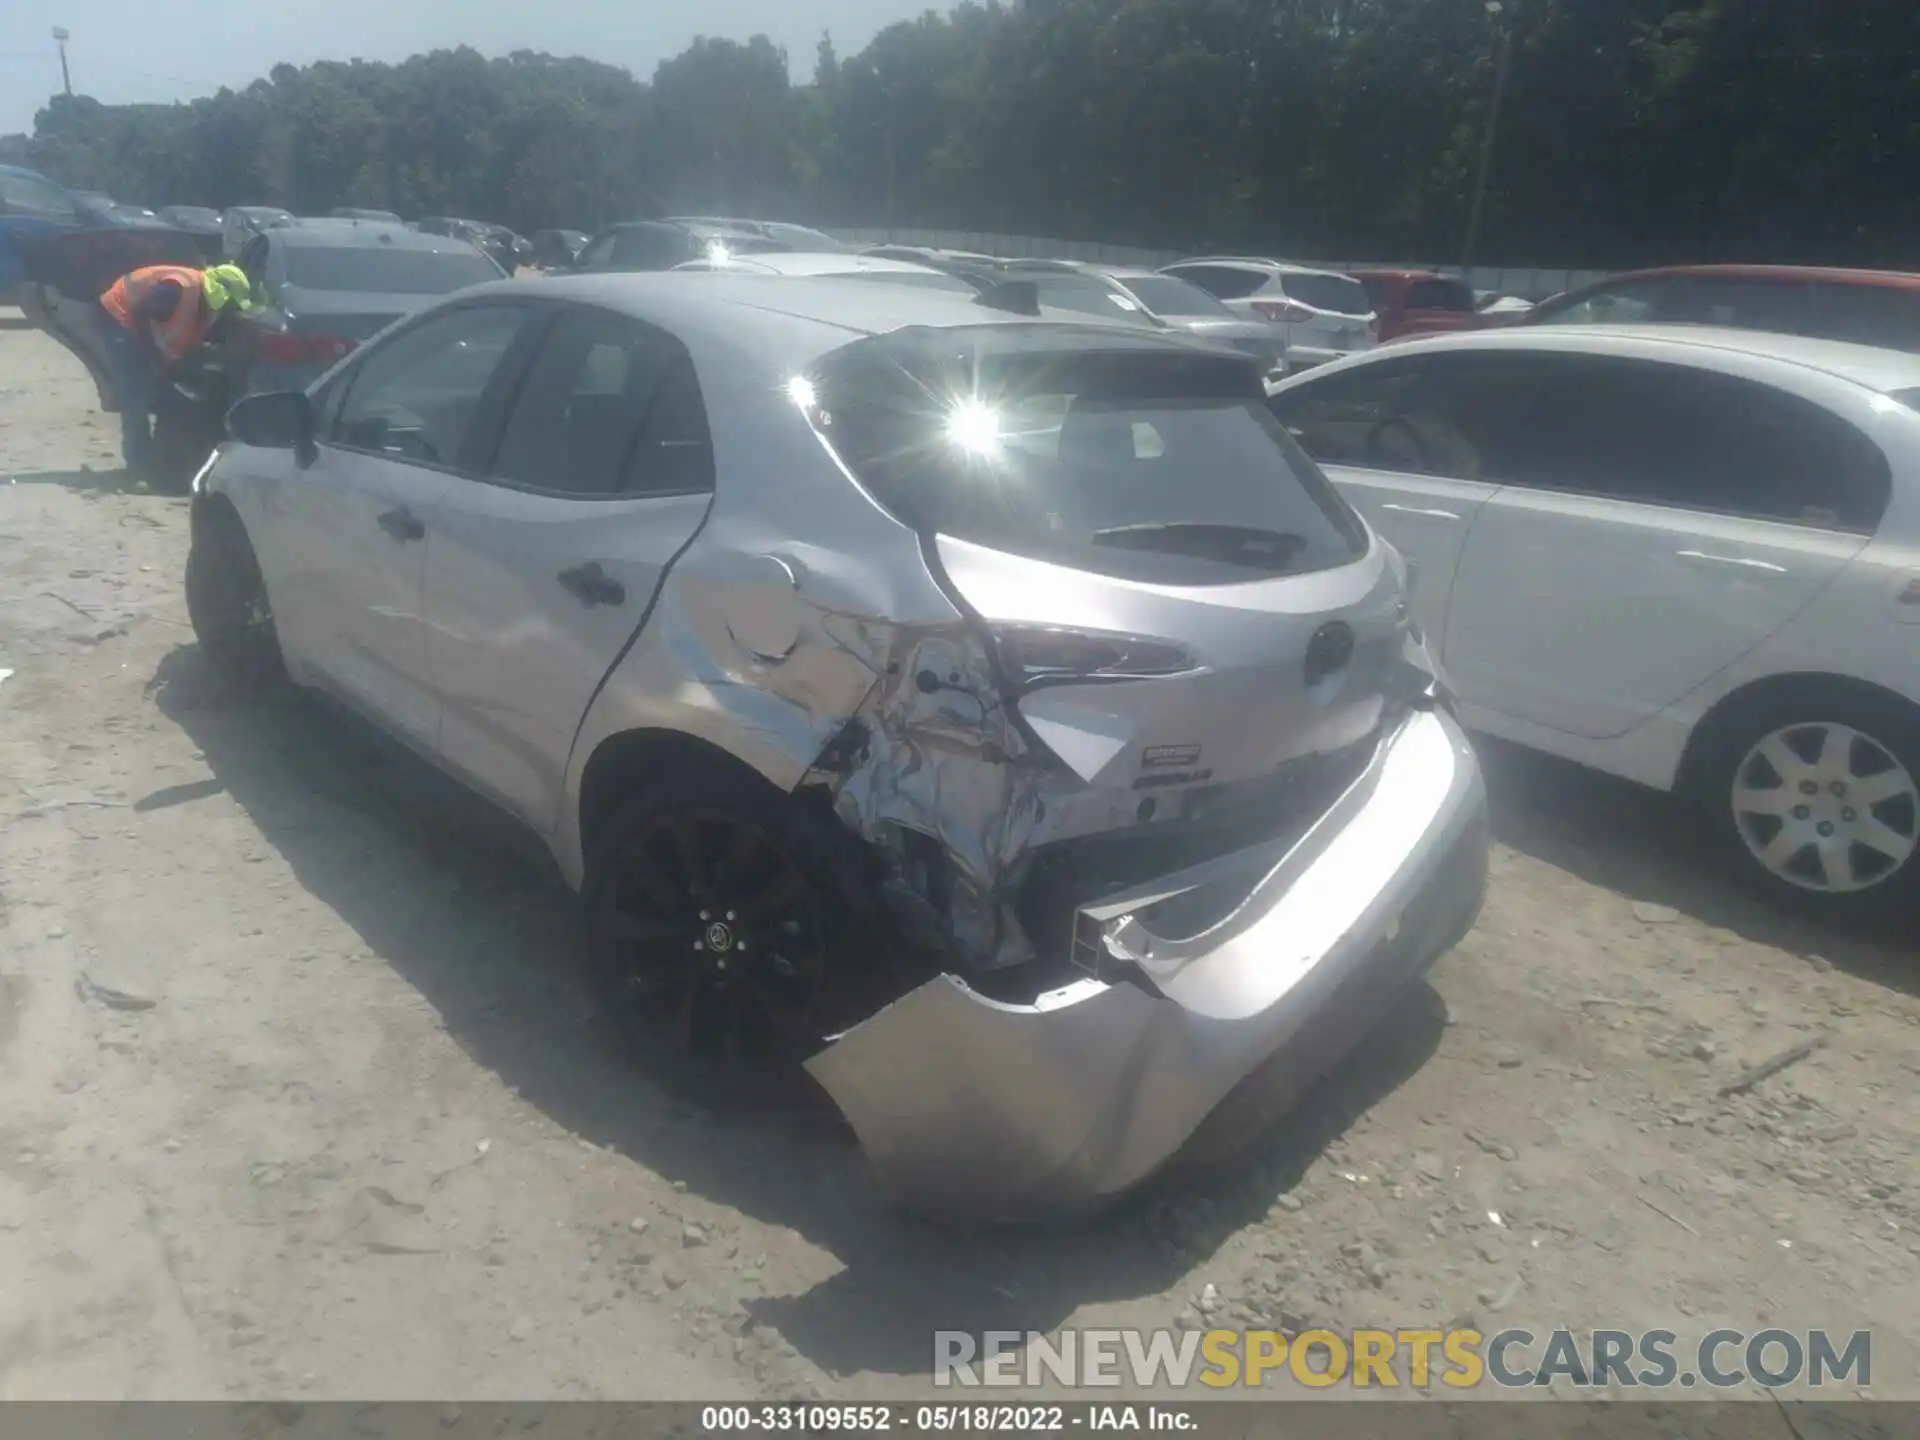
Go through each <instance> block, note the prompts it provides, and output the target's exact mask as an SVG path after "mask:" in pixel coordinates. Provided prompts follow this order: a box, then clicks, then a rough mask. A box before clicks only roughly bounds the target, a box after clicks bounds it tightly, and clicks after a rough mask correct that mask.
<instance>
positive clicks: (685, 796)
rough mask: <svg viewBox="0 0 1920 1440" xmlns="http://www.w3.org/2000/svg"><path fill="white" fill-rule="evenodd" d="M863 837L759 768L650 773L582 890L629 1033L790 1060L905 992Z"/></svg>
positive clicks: (736, 1056) (602, 842)
mask: <svg viewBox="0 0 1920 1440" xmlns="http://www.w3.org/2000/svg"><path fill="white" fill-rule="evenodd" d="M855 848H856V847H853V845H852V842H851V840H850V839H849V837H847V836H846V835H845V833H844V832H842V831H840V830H839V829H838V827H837V824H836V822H834V821H833V820H832V818H831V817H830V816H828V815H823V814H815V813H813V812H812V811H811V810H810V809H809V808H808V807H807V806H806V805H805V803H804V802H802V801H799V800H796V799H794V798H793V797H791V796H788V795H784V794H782V793H780V792H779V791H777V790H775V789H774V788H773V787H772V786H771V785H769V784H767V783H766V782H765V781H764V780H761V779H760V778H759V777H758V776H757V775H753V774H751V773H750V772H746V771H742V770H736V769H733V768H731V767H729V766H726V765H723V764H718V763H715V764H700V763H692V764H688V763H685V762H681V761H676V762H675V763H673V764H671V765H669V766H667V767H666V768H665V769H664V771H663V773H660V774H657V775H654V776H652V777H650V778H648V779H646V780H643V781H641V782H640V783H639V784H638V785H637V786H636V788H634V789H633V790H632V792H631V793H630V794H629V795H628V796H627V798H626V799H625V800H623V801H622V802H621V803H620V804H619V806H618V807H617V808H616V809H615V810H614V811H613V813H612V814H611V815H610V816H609V817H608V819H607V820H606V821H605V822H604V823H603V824H602V825H600V826H599V827H598V828H597V830H596V831H595V833H594V834H593V836H591V837H590V841H589V846H588V860H587V877H586V883H585V885H584V887H583V897H582V898H583V902H584V908H585V912H586V930H587V950H588V957H589V962H590V964H591V967H592V972H593V979H594V983H595V987H596V989H597V991H598V993H599V996H600V999H601V1004H602V1008H603V1011H604V1013H606V1014H607V1015H608V1016H609V1017H610V1018H611V1019H612V1021H613V1023H614V1024H615V1025H616V1026H617V1027H618V1028H619V1030H620V1032H621V1035H622V1038H623V1039H624V1040H627V1041H628V1042H630V1043H632V1044H634V1045H635V1046H636V1047H637V1048H638V1049H640V1050H641V1051H643V1052H648V1053H657V1052H658V1051H660V1050H662V1049H665V1050H667V1051H669V1052H673V1053H675V1054H676V1055H677V1057H678V1058H680V1059H682V1060H692V1061H693V1062H695V1063H696V1064H700V1065H703V1066H716V1065H717V1066H720V1067H725V1068H727V1069H732V1070H737V1071H739V1070H744V1071H756V1070H759V1071H765V1070H780V1069H785V1068H787V1067H790V1066H791V1065H793V1064H795V1063H797V1062H800V1061H804V1060H805V1059H807V1058H808V1057H809V1056H810V1055H812V1054H813V1053H815V1052H816V1051H818V1050H819V1049H820V1048H821V1046H822V1044H823V1043H824V1042H825V1041H826V1040H827V1039H828V1038H829V1037H831V1036H833V1035H835V1034H837V1033H839V1032H840V1031H841V1030H843V1029H845V1028H846V1027H848V1026H849V1025H851V1024H854V1023H856V1022H857V1021H859V1020H860V1019H862V1018H864V1017H865V1016H866V1015H868V1014H871V1013H872V1011H873V1010H875V1009H877V1008H879V1006H880V1005H881V1004H884V1003H885V1002H886V1001H887V1000H889V999H891V998H893V994H890V993H887V989H886V987H887V986H888V985H889V984H890V983H894V984H896V989H895V991H894V993H898V989H897V982H896V981H894V979H893V973H892V967H891V965H890V963H889V962H888V960H887V958H886V953H885V951H884V950H883V948H882V946H881V944H880V935H881V931H880V927H879V926H878V925H877V924H876V923H875V922H874V920H873V917H871V916H870V915H868V914H866V913H865V912H864V911H863V907H862V906H861V905H860V904H859V903H858V900H857V895H858V881H857V879H856V878H855V876H856V874H857V867H858V859H857V857H856V856H855V855H854V854H853V853H852V852H853V850H854V849H855Z"/></svg>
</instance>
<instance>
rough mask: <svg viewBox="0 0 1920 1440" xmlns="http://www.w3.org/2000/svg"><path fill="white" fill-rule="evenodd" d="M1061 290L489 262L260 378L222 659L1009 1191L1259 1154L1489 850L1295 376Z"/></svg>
mask: <svg viewBox="0 0 1920 1440" xmlns="http://www.w3.org/2000/svg"><path fill="white" fill-rule="evenodd" d="M1022 288H1023V287H1020V286H1017V285H1012V286H1008V287H1003V290H1002V291H990V292H988V293H987V294H986V295H985V296H982V297H980V298H979V299H978V300H976V299H972V298H969V297H966V296H959V295H948V294H944V293H940V292H937V291H931V290H920V289H915V288H911V287H906V286H897V287H896V286H883V285H874V284H871V283H861V282H859V281H857V280H851V281H850V280H845V279H821V280H807V279H793V278H786V277H773V276H755V275H729V274H723V273H716V274H684V273H683V274H649V275H619V276H606V277H580V278H574V279H563V280H547V281H542V282H540V283H538V284H519V285H514V284H501V285H494V286H483V287H479V288H477V289H473V290H469V291H466V292H463V293H462V294H460V295H459V296H457V297H453V298H450V299H448V300H447V301H445V302H443V303H440V304H438V305H436V306H434V307H432V308H430V309H427V310H425V311H422V312H420V313H419V314H416V315H414V316H412V317H411V318H409V319H407V320H405V321H403V322H401V323H400V324H398V325H396V326H394V327H393V328H391V329H389V330H387V331H386V332H385V333H384V334H382V335H381V336H379V337H378V338H376V339H375V340H373V341H371V342H370V343H368V344H367V345H365V346H364V347H362V348H361V349H360V350H359V351H358V352H356V353H355V354H354V355H353V356H352V357H351V358H349V359H348V360H346V361H344V362H342V363H341V364H340V365H339V366H337V367H336V368H335V369H334V370H332V371H331V372H330V373H329V374H327V375H326V376H325V377H323V378H322V379H321V380H320V381H319V382H318V383H316V384H315V386H314V387H313V388H312V389H311V390H310V391H308V392H306V393H304V394H298V393H287V394H274V395H264V396H258V397H255V398H253V399H250V400H248V401H246V402H244V403H243V404H241V405H240V406H238V407H236V409H235V410H234V412H233V414H232V416H231V418H230V428H231V431H232V434H233V436H234V439H233V440H232V441H231V442H229V443H228V444H227V445H226V446H225V447H223V449H222V450H221V452H220V453H219V454H218V455H217V456H216V457H215V458H214V459H213V460H212V461H211V462H210V463H209V466H208V468H207V469H206V470H204V471H203V472H202V474H201V475H200V477H199V478H198V480H197V481H196V483H195V487H194V492H195V495H194V502H193V549H192V553H191V558H190V560H189V562H188V570H187V595H188V600H189V603H190V607H191V611H192V616H193V622H194V627H195V630H196V632H197V633H198V635H199V638H200V642H201V644H202V646H203V647H204V649H205V650H206V652H207V653H208V654H209V655H210V656H211V657H213V659H214V660H215V661H216V662H218V663H219V664H220V665H221V666H222V667H223V668H225V669H226V670H227V671H228V672H229V673H230V674H232V675H234V676H236V677H238V678H240V679H242V680H247V681H251V682H255V683H258V684H271V683H275V682H278V681H280V680H283V679H289V678H290V679H291V680H292V681H293V682H294V683H295V684H298V685H302V686H310V687H316V688H319V689H322V690H325V691H328V692H331V693H332V694H333V695H334V696H335V697H337V698H339V699H342V700H344V701H346V702H348V703H349V704H350V705H352V706H354V707H356V708H357V709H359V710H361V711H363V712H364V713H365V714H366V715H368V716H369V717H370V718H371V719H373V720H374V721H375V722H376V723H378V724H379V725H380V726H382V727H383V728H385V729H386V730H388V731H390V732H392V733H393V734H395V735H397V736H399V737H400V738H402V739H404V740H405V741H407V742H408V743H409V744H411V745H412V746H413V747H414V748H416V749H417V750H419V751H420V752H421V753H422V754H424V755H426V756H428V757H430V758H431V759H432V760H434V761H435V762H436V763H438V764H439V765H441V766H443V767H444V768H445V769H446V770H448V771H450V772H451V773H453V774H454V775H456V776H458V777H459V778H460V779H462V780H463V781H465V782H466V783H467V784H469V785H471V786H472V787H473V788H474V789H476V790H478V791H480V792H482V793H484V794H485V795H487V796H489V797H490V798H491V799H492V800H494V801H495V802H497V803H498V804H499V805H500V806H502V807H504V808H505V809H506V810H508V811H510V812H511V813H512V814H514V815H516V816H518V817H519V818H520V819H521V820H523V821H524V822H525V823H526V824H528V825H529V826H531V827H532V828H533V829H534V830H536V831H537V832H539V834H540V835H542V836H543V837H544V838H545V840H546V842H547V844H548V845H549V846H550V847H551V849H552V851H553V853H554V855H555V857H556V858H557V859H558V862H559V865H560V868H561V870H562V872H563V873H564V874H565V875H566V877H567V878H568V880H569V881H570V882H571V883H572V884H573V885H574V886H576V887H577V888H578V889H579V890H580V892H581V894H582V898H583V903H584V906H585V908H586V912H587V915H588V924H589V935H590V949H591V954H592V961H593V964H594V967H595V970H596V973H597V975H598V976H599V978H600V980H601V981H602V982H603V983H604V986H605V991H606V994H607V996H608V1003H609V1005H610V1006H611V1007H612V1008H613V1010H614V1013H615V1015H616V1016H617V1017H618V1018H619V1019H620V1020H621V1021H622V1022H623V1023H625V1024H627V1025H629V1026H631V1027H632V1028H633V1030H634V1031H635V1033H637V1034H639V1035H641V1036H644V1037H648V1040H649V1043H656V1044H661V1045H665V1044H668V1043H672V1044H677V1045H680V1046H684V1047H687V1048H689V1049H691V1050H692V1051H694V1052H696V1053H697V1054H701V1055H707V1056H712V1057H715V1058H717V1059H719V1060H725V1061H737V1062H743V1063H746V1062H756V1061H768V1060H771V1061H773V1062H776V1063H777V1062H782V1061H786V1062H792V1061H798V1062H801V1063H803V1064H804V1065H805V1066H806V1068H807V1069H808V1070H809V1071H810V1073H811V1074H812V1075H813V1077H814V1078H815V1079H816V1080H817V1081H818V1082H819V1084H820V1085H821V1086H822V1087H823V1088H824V1089H825V1090H826V1091H827V1092H828V1093H829V1094H830V1095H831V1096H832V1097H833V1099H834V1101H835V1102H836V1103H837V1104H838V1105H839V1106H840V1107H841V1109H842V1110H843V1112H844V1113H845V1115H846V1117H847V1119H848V1121H849V1122H850V1123H851V1125H852V1127H853V1128H854V1130H855V1131H856V1132H857V1134H858V1135H859V1137H860V1139H861V1141H862V1143H863V1145H864V1147H865V1149H866V1152H867V1154H868V1156H869V1158H870V1159H871V1161H872V1163H873V1165H874V1166H875V1168H876V1170H877V1171H878V1172H879V1173H880V1175H881V1176H882V1177H883V1178H884V1179H885V1180H887V1181H888V1182H889V1183H891V1184H892V1185H893V1186H895V1187H897V1189H898V1190H900V1191H901V1192H903V1193H904V1194H905V1195H907V1196H908V1197H910V1198H911V1199H913V1200H914V1201H916V1202H918V1203H919V1204H921V1205H923V1206H930V1207H935V1208H944V1209H949V1210H958V1211H961V1212H963V1213H965V1214H967V1215H970V1216H973V1217H976V1218H977V1217H987V1218H996V1217H1013V1216H1021V1215H1030V1214H1033V1213H1035V1212H1038V1211H1046V1210H1050V1209H1062V1208H1072V1207H1078V1206H1085V1205H1089V1204H1093V1203H1097V1202H1099V1201H1101V1200H1103V1199H1107V1198H1110V1197H1113V1196H1115V1195H1117V1194H1119V1193H1120V1192H1122V1191H1123V1190H1125V1189H1126V1188H1127V1187H1129V1186H1131V1185H1133V1184H1134V1183H1135V1182H1137V1181H1139V1180H1141V1179H1142V1178H1143V1177H1145V1176H1147V1175H1148V1174H1150V1173H1152V1172H1153V1171H1154V1170H1156V1169H1157V1168H1159V1167H1160V1166H1161V1165H1162V1164H1163V1163H1165V1162H1167V1161H1168V1160H1169V1159H1171V1158H1172V1157H1174V1156H1175V1155H1176V1153H1178V1152H1181V1151H1183V1149H1185V1151H1186V1152H1187V1153H1188V1154H1193V1153H1196V1152H1197V1151H1198V1150H1199V1149H1201V1148H1204V1147H1209V1146H1211V1147H1214V1148H1217V1146H1218V1143H1219V1142H1220V1141H1221V1140H1222V1139H1226V1140H1228V1141H1229V1142H1230V1140H1231V1138H1232V1137H1231V1136H1225V1135H1223V1134H1222V1133H1221V1132H1223V1131H1234V1130H1238V1129H1241V1128H1244V1126H1245V1125H1250V1124H1251V1123H1252V1120H1251V1119H1249V1118H1248V1117H1250V1116H1253V1115H1254V1114H1255V1111H1256V1110H1257V1108H1258V1107H1254V1106H1252V1105H1250V1104H1249V1103H1248V1102H1247V1100H1246V1097H1248V1096H1250V1095H1254V1094H1256V1093H1259V1094H1265V1095H1267V1096H1269V1097H1271V1096H1273V1095H1276V1094H1279V1093H1284V1092H1285V1091H1287V1090H1288V1089H1290V1088H1291V1087H1293V1086H1294V1085H1295V1084H1296V1083H1297V1081H1296V1080H1294V1079H1285V1077H1288V1076H1300V1075H1304V1074H1305V1073H1306V1069H1305V1067H1307V1065H1308V1061H1309V1058H1311V1062H1312V1065H1313V1066H1315V1067H1317V1066H1318V1065H1320V1064H1323V1063H1324V1062H1325V1061H1327V1060H1329V1059H1331V1058H1333V1057H1334V1056H1335V1055H1337V1054H1338V1053H1339V1052H1340V1050H1341V1049H1342V1048H1344V1047H1345V1046H1346V1045H1348V1044H1350V1043H1351V1041H1352V1040H1353V1039H1354V1038H1356V1037H1357V1035H1358V1034H1359V1033H1360V1032H1361V1030H1363V1029H1364V1027H1365V1026H1366V1024H1367V1023H1368V1022H1369V1021H1371V1020H1372V1019H1374V1018H1376V1017H1378V1016H1379V1015H1381V1014H1382V1013H1384V1011H1385V1010H1386V1009H1387V1008H1388V1007H1389V1005H1390V1002H1391V1000H1392V999H1393V997H1394V996H1395V994H1396V993H1397V992H1398V990H1399V989H1400V988H1401V987H1402V986H1403V985H1404V984H1405V983H1406V982H1407V981H1409V980H1410V979H1412V978H1413V977H1415V976H1417V975H1418V974H1419V973H1421V972H1422V971H1423V970H1424V969H1425V968H1426V967H1427V966H1428V965H1430V964H1431V963H1432V961H1433V960H1434V959H1435V958H1436V957H1437V956H1439V955H1440V954H1441V953H1442V952H1444V951H1445V950H1446V949H1448V948H1449V947H1450V946H1451V945H1453V944H1454V942H1455V941H1457V940H1458V939H1459V938H1460V936H1461V935H1462V934H1463V933H1464V932H1465V931H1466V930H1467V928H1468V927H1469V926H1470V925H1471V924H1472V922H1473V920H1474V917H1475V915H1476V913H1477V912H1478V909H1479V906H1480V902H1481V898H1482V894H1483V891H1484V886H1485V877H1486V855H1487V835H1486V821H1485V797H1484V792H1483V789H1482V785H1481V780H1480V774H1479V770H1478V767H1477V766H1476V764H1475V760H1474V756H1473V752H1472V751H1471V749H1470V748H1469V747H1468V744H1467V741H1466V740H1465V738H1464V737H1463V735H1462V733H1461V731H1460V729H1459V727H1458V726H1457V725H1456V723H1455V721H1454V719H1453V718H1452V716H1451V714H1450V713H1449V710H1448V704H1447V700H1446V696H1445V693H1444V691H1443V690H1442V688H1441V687H1440V686H1439V685H1438V683H1437V682H1436V679H1435V675H1434V671H1433V668H1432V666H1431V665H1430V664H1429V663H1428V660H1427V656H1426V652H1425V649H1424V645H1423V642H1422V640H1421V637H1420V634H1419V632H1418V630H1417V629H1416V628H1415V626H1414V625H1413V623H1412V622H1411V621H1410V619H1409V615H1408V609H1407V602H1406V598H1405V585H1404V580H1405V577H1404V573H1403V568H1402V565H1401V561H1400V560H1399V558H1398V556H1397V555H1396V554H1395V553H1394V552H1393V551H1392V550H1391V549H1390V548H1389V547H1388V546H1387V545H1386V544H1384V543H1383V542H1382V541H1381V540H1380V539H1379V538H1378V537H1377V536H1375V535H1373V534H1372V533H1370V532H1369V531H1368V529H1367V527H1366V526H1365V525H1364V523H1362V522H1361V520H1360V519H1359V518H1358V517H1357V516H1356V515H1355V513H1354V512H1353V511H1352V510H1351V509H1350V508H1349V507H1348V506H1347V505H1346V504H1345V503H1344V502H1342V501H1341V500H1340V499H1339V497H1338V496H1337V495H1336V494H1335V493H1334V491H1333V490H1332V488H1331V487H1330V486H1329V485H1328V483H1327V481H1326V479H1325V478H1324V477H1323V476H1322V475H1321V473H1320V472H1319V470H1318V469H1317V468H1316V467H1315V466H1314V464H1313V462H1312V461H1311V460H1309V459H1308V458H1307V457H1306V456H1305V455H1304V454H1303V453H1302V452H1301V451H1300V449H1299V448H1298V447H1297V446H1296V445H1295V444H1294V443H1293V441H1292V440H1291V438H1290V437H1289V436H1288V435H1287V434H1286V432H1285V431H1284V430H1282V429H1281V428H1280V427H1279V426H1278V425H1277V424H1276V423H1275V422H1274V421H1273V420H1272V419H1271V417H1270V416H1269V414H1268V412H1267V409H1266V407H1265V404H1264V403H1263V402H1264V394H1263V390H1262V386H1261V378H1260V374H1259V367H1258V365H1257V364H1256V363H1255V362H1254V361H1252V360H1249V359H1247V358H1246V357H1242V356H1236V355H1232V354H1229V353H1227V352H1224V351H1222V350H1218V349H1214V348H1211V347H1206V346H1202V345H1199V344H1196V343H1194V342H1192V341H1189V340H1185V339H1181V338H1173V337H1169V336H1167V335H1164V334H1159V333H1154V332H1149V331H1143V330H1139V329H1134V328H1125V327H1117V326H1101V325H1099V324H1090V323H1087V322H1086V321H1085V319H1084V317H1073V316H1069V315H1065V314H1062V313H1059V312H1042V311H1039V310H1037V309H1036V308H1035V307H1033V306H1032V304H1031V298H1032V297H1031V292H1030V291H1027V292H1025V295H1024V299H1023V296H1022V293H1021V292H1022ZM1023 303H1024V305H1025V309H1026V311H1027V313H1011V312H1013V311H1018V310H1020V309H1021V308H1022V305H1023ZM1275 1077H1282V1078H1283V1079H1284V1083H1283V1084H1280V1085H1279V1086H1278V1088H1276V1079H1275ZM1223 1102H1227V1103H1224V1104H1223ZM1209 1116H1212V1117H1213V1119H1212V1123H1211V1124H1209V1125H1206V1126H1204V1127H1203V1122H1205V1121H1207V1120H1208V1117H1209ZM1203 1129H1204V1131H1205V1132H1206V1133H1203V1134H1199V1135H1196V1132H1198V1131H1202V1130H1203Z"/></svg>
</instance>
